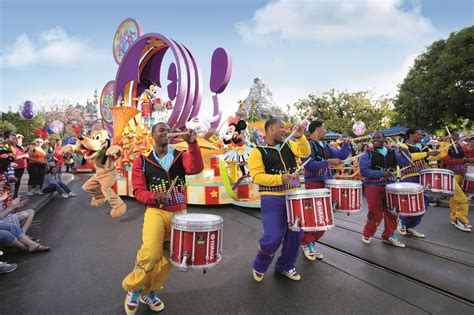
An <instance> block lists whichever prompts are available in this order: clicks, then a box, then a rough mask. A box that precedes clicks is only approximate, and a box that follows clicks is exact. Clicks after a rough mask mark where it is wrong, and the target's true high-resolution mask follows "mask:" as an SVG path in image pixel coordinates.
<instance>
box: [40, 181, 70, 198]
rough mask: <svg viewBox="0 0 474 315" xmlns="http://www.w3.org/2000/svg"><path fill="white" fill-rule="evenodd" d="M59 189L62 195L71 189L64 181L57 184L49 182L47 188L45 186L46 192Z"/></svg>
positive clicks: (44, 190)
mask: <svg viewBox="0 0 474 315" xmlns="http://www.w3.org/2000/svg"><path fill="white" fill-rule="evenodd" d="M55 191H57V192H58V193H59V194H60V195H62V194H69V193H70V192H71V189H69V187H67V186H66V184H64V183H57V184H49V185H48V186H46V187H45V188H43V192H44V193H50V192H55Z"/></svg>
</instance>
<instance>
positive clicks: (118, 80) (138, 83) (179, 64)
mask: <svg viewBox="0 0 474 315" xmlns="http://www.w3.org/2000/svg"><path fill="white" fill-rule="evenodd" d="M167 52H170V53H171V54H172V56H173V57H174V61H173V62H172V63H171V64H170V66H169V67H168V69H167V71H168V72H167V80H168V81H169V82H168V83H167V84H162V82H160V73H161V67H162V63H163V60H164V57H165V55H166V53H167ZM231 75H232V62H231V58H230V56H229V55H228V53H227V52H226V51H225V50H224V49H223V48H217V49H216V50H215V51H214V53H213V56H212V66H211V78H210V90H211V92H213V93H215V94H214V95H213V105H214V110H213V111H214V115H220V110H219V102H218V99H217V94H220V93H222V92H223V91H224V90H225V88H226V86H227V84H228V83H229V80H230V77H231ZM144 79H148V80H151V81H152V82H156V83H157V84H158V85H159V86H160V87H162V86H166V89H167V95H168V97H169V99H170V100H172V101H173V104H174V108H173V110H172V112H171V115H170V117H169V119H168V124H169V126H170V127H171V128H183V127H184V125H185V123H186V122H187V121H188V120H189V119H190V118H192V117H194V116H197V115H198V114H199V111H200V109H201V103H202V86H203V85H202V74H201V69H200V67H199V65H198V62H197V60H196V58H195V56H194V55H193V54H192V52H191V51H190V50H189V49H188V48H187V47H186V46H185V45H183V44H181V43H178V42H176V41H174V40H173V39H171V38H168V37H167V36H164V35H162V34H158V33H148V34H145V35H143V36H140V37H139V38H138V39H137V40H136V41H135V42H134V43H133V44H132V45H131V46H130V47H129V49H128V50H127V52H126V53H125V55H124V56H123V59H122V60H121V63H120V65H119V69H118V71H117V74H116V76H115V86H114V103H115V104H117V101H118V100H119V99H120V98H121V97H122V98H124V99H128V97H129V96H131V98H132V100H135V99H137V98H138V97H139V96H140V95H141V93H142V92H143V91H144V90H145V89H146V86H145V85H144V84H143V83H142V82H143V80H144ZM130 82H132V84H131V85H130V89H129V90H128V89H127V90H125V89H126V86H127V84H129V83H130ZM129 93H130V94H131V95H128V94H129ZM124 94H125V95H124ZM132 105H133V106H136V105H137V103H136V101H132ZM219 120H220V119H219ZM218 124H219V121H217V122H214V123H213V126H216V125H218Z"/></svg>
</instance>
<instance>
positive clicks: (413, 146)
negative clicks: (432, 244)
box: [398, 128, 439, 238]
mask: <svg viewBox="0 0 474 315" xmlns="http://www.w3.org/2000/svg"><path fill="white" fill-rule="evenodd" d="M421 140H423V135H422V134H421V132H420V130H419V129H416V128H410V129H408V130H407V131H406V133H405V143H402V144H401V145H400V146H401V147H402V148H405V149H407V150H408V152H410V155H411V156H410V158H411V160H412V162H413V165H412V166H410V167H409V168H408V169H405V170H404V171H403V172H402V181H403V182H408V183H417V184H419V183H420V171H421V170H423V169H426V168H428V160H427V158H428V157H431V160H434V159H436V157H437V156H439V151H432V150H430V149H429V148H428V147H423V145H422V144H421ZM425 209H428V199H427V196H425ZM422 217H423V214H421V215H418V216H404V215H400V216H399V217H398V220H399V226H398V232H399V233H400V234H402V235H406V234H408V235H411V236H414V237H420V238H424V237H425V234H423V233H420V232H418V231H416V230H415V227H416V226H418V225H419V224H420V222H421V218H422Z"/></svg>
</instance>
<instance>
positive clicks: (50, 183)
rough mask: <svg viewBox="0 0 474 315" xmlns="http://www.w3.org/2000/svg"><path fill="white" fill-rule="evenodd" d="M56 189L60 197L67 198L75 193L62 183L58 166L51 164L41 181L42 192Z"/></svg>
mask: <svg viewBox="0 0 474 315" xmlns="http://www.w3.org/2000/svg"><path fill="white" fill-rule="evenodd" d="M55 191H57V192H58V193H59V194H60V195H61V198H63V199H67V198H69V197H75V196H76V194H75V193H73V192H72V191H71V189H69V187H67V186H66V184H64V183H63V182H62V181H61V179H60V178H59V175H58V168H57V167H56V166H53V167H51V168H50V169H49V172H48V174H47V175H46V176H45V179H44V183H43V192H44V193H50V192H55Z"/></svg>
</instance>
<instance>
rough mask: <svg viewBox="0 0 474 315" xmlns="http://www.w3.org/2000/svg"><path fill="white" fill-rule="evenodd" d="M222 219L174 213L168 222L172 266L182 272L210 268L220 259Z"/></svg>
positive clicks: (207, 215) (214, 216)
mask: <svg viewBox="0 0 474 315" xmlns="http://www.w3.org/2000/svg"><path fill="white" fill-rule="evenodd" d="M223 225H224V220H223V219H222V218H221V217H220V216H217V215H212V214H204V213H188V214H177V215H174V216H173V219H172V223H171V243H170V258H171V263H172V264H173V265H174V266H175V267H178V269H179V270H181V271H188V270H189V269H204V270H206V269H210V268H213V267H215V266H216V265H217V264H218V263H219V262H220V261H221V259H222V228H223Z"/></svg>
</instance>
